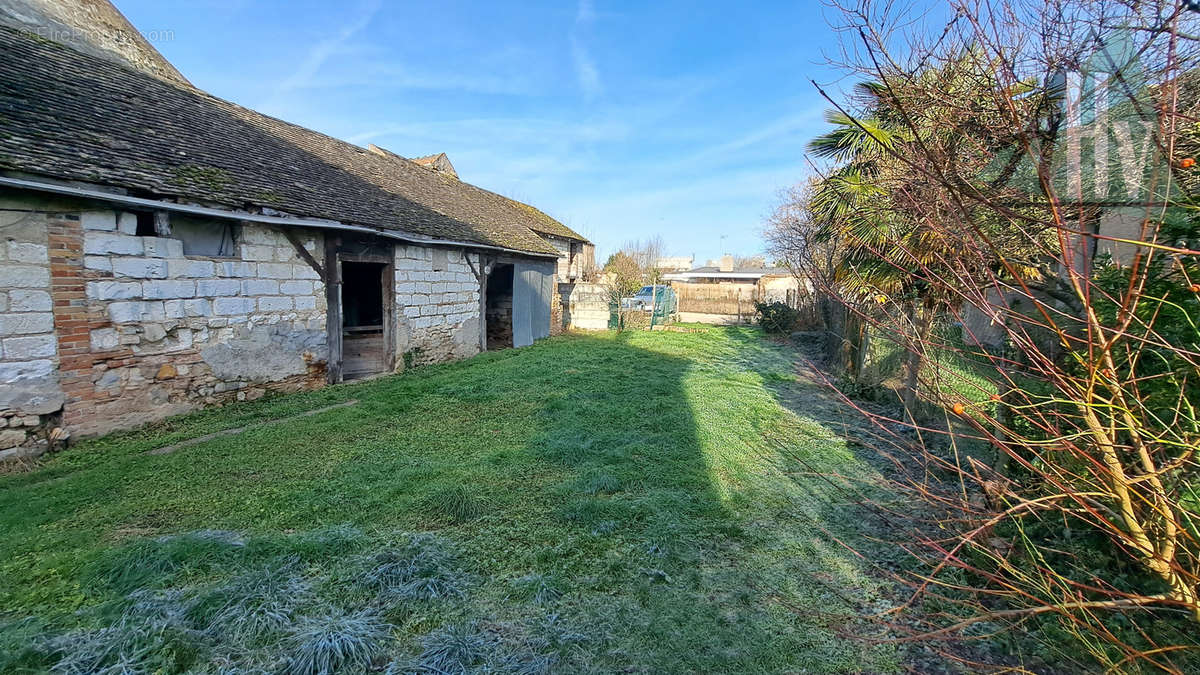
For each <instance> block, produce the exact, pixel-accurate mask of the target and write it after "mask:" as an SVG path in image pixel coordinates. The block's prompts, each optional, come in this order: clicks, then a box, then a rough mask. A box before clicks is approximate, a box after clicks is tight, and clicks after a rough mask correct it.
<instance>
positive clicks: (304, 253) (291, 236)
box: [278, 227, 329, 284]
mask: <svg viewBox="0 0 1200 675" xmlns="http://www.w3.org/2000/svg"><path fill="white" fill-rule="evenodd" d="M278 229H279V231H280V232H282V233H283V236H285V237H287V240H288V241H289V242H291V244H292V248H294V249H296V254H297V255H299V256H300V257H301V258H303V259H304V262H306V263H308V266H309V267H311V268H313V271H314V272H316V273H317V276H318V277H320V278H321V283H324V284H328V283H329V280H328V279H326V278H325V269H324V268H323V267H321V263H319V262H317V259H316V258H314V257H312V254H311V253H309V252H308V249H306V248H304V244H302V243H301V242H300V238H299V237H297V236H296V233H295V232H293V231H292V230H291V229H290V228H287V227H281V228H278ZM328 236H329V235H328V233H327V234H326V237H328Z"/></svg>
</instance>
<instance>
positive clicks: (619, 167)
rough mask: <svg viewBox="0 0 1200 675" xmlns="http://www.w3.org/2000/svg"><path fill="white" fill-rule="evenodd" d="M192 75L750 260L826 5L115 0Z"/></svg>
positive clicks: (508, 189)
mask: <svg viewBox="0 0 1200 675" xmlns="http://www.w3.org/2000/svg"><path fill="white" fill-rule="evenodd" d="M116 4H117V6H118V7H119V8H120V9H121V11H122V12H124V13H125V15H126V16H127V17H128V18H129V19H130V21H132V22H133V23H134V25H135V26H137V27H138V29H139V30H141V31H142V32H143V33H150V34H151V35H152V36H154V35H159V36H162V35H167V36H168V37H169V39H158V40H156V41H155V46H156V47H157V48H158V49H159V50H160V51H161V52H162V53H163V54H164V55H165V56H166V57H167V58H168V59H169V60H170V61H171V62H172V63H174V64H175V66H176V67H177V68H178V69H179V70H180V71H181V72H182V73H183V74H184V75H185V76H186V77H187V78H188V79H190V80H191V81H192V82H193V83H194V84H196V85H197V86H199V87H201V88H203V89H205V90H207V91H209V92H212V93H213V94H215V95H217V96H221V97H223V98H227V99H230V100H232V101H235V102H237V103H240V104H242V105H246V106H248V107H251V108H255V109H257V110H260V111H262V112H265V113H268V114H271V115H274V116H277V117H280V118H283V119H285V120H288V121H290V122H295V123H297V124H301V125H304V126H307V127H310V128H313V129H316V130H318V131H321V132H324V133H327V134H330V135H332V136H336V137H338V138H342V139H345V140H347V141H350V142H352V143H356V144H359V145H364V146H365V145H366V144H367V143H374V144H376V145H379V146H381V147H384V148H387V149H389V150H392V151H393V152H396V153H398V154H401V155H404V156H407V157H416V156H420V155H426V154H431V153H435V152H445V153H447V154H448V155H449V157H450V159H451V161H452V162H453V163H454V165H455V167H456V168H457V169H458V172H459V175H460V176H461V177H462V178H463V179H464V180H466V181H469V182H471V183H474V184H476V185H479V186H481V187H485V188H488V189H490V190H495V191H497V192H500V193H503V194H505V195H508V196H510V197H513V198H516V199H520V200H522V201H526V202H529V203H530V204H533V205H535V206H537V207H539V208H541V209H542V210H544V211H546V212H547V213H549V214H551V215H552V216H554V217H556V218H558V219H559V220H561V221H562V222H564V223H566V224H567V225H569V226H571V227H573V228H575V229H577V230H579V231H580V232H582V233H583V234H584V235H586V236H588V237H589V238H590V239H592V241H594V242H596V244H597V246H598V247H599V250H600V254H601V255H607V254H608V253H610V252H612V251H613V250H614V249H615V248H617V247H618V246H619V245H620V244H621V243H622V242H624V241H626V240H629V239H635V238H643V237H647V236H653V235H656V234H661V235H662V236H663V237H664V239H665V241H666V242H667V249H668V252H669V253H671V254H674V255H691V254H695V255H696V256H697V259H698V260H697V262H698V263H699V264H702V263H703V262H704V261H705V260H707V259H710V258H715V257H717V256H719V255H720V254H721V253H722V252H730V253H736V254H751V253H756V252H759V251H760V250H761V249H762V240H761V230H762V222H763V218H764V216H765V214H767V213H768V212H769V210H770V208H771V205H772V203H773V201H774V199H775V194H776V191H777V190H778V189H779V188H781V187H784V186H786V185H788V184H790V183H794V182H796V181H798V180H800V179H802V178H803V176H804V175H805V174H806V173H808V171H809V169H808V166H807V163H806V161H805V159H804V148H805V143H806V142H807V140H808V139H809V138H811V137H812V136H814V135H815V134H817V133H820V131H821V130H822V129H823V128H824V126H825V125H824V124H823V122H822V112H823V111H824V109H825V107H826V106H825V104H824V102H823V101H822V100H821V99H820V97H819V96H818V95H817V93H816V91H815V90H814V88H813V86H812V85H811V84H810V83H809V79H810V78H815V79H817V80H818V81H821V82H823V83H824V82H828V81H830V80H832V79H834V77H835V75H834V74H833V73H832V72H831V71H830V70H829V69H828V68H826V67H824V66H823V65H822V63H823V61H824V57H825V56H826V55H828V54H830V53H833V51H834V48H835V44H836V43H835V40H836V36H835V34H834V33H833V32H832V31H831V30H830V29H829V28H828V27H827V24H826V21H825V17H824V16H823V10H822V5H821V3H818V2H810V1H802V2H756V3H753V4H750V3H722V4H711V5H706V4H703V3H694V2H686V3H685V2H660V3H641V2H637V3H634V2H629V3H611V2H606V1H605V0H595V1H594V2H592V1H580V2H578V3H572V2H559V3H548V2H513V3H499V2H477V3H468V2H455V1H446V2H436V3H401V2H381V1H380V0H344V1H342V2H336V3H330V2H325V1H322V2H282V1H281V2H263V1H252V0H194V1H191V2H186V3H184V2H163V1H162V0H116Z"/></svg>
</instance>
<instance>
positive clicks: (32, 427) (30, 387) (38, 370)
mask: <svg viewBox="0 0 1200 675" xmlns="http://www.w3.org/2000/svg"><path fill="white" fill-rule="evenodd" d="M0 208H4V209H5V210H3V211H0V225H3V229H0V453H6V454H15V452H16V451H13V452H12V453H10V449H11V448H15V447H17V446H20V445H22V444H24V443H26V441H27V437H29V436H34V437H35V438H36V437H37V436H40V435H41V434H40V433H38V432H39V431H41V430H43V429H44V428H45V427H46V426H48V425H53V424H56V423H57V419H56V418H57V414H58V412H59V411H60V410H61V409H62V406H63V400H64V396H63V393H62V388H61V387H60V386H59V382H58V374H57V368H58V342H57V340H56V339H55V336H54V313H53V301H52V299H51V295H50V291H51V280H50V253H49V230H48V227H47V223H48V222H52V221H54V222H57V220H58V218H59V216H56V215H49V214H46V213H42V212H39V211H33V210H32V209H31V205H30V204H27V203H24V202H21V201H14V200H9V199H0ZM47 210H49V209H41V210H40V211H47Z"/></svg>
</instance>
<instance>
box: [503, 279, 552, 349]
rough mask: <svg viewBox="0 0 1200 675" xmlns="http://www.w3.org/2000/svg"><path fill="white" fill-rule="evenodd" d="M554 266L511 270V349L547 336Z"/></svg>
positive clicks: (548, 333) (548, 332)
mask: <svg viewBox="0 0 1200 675" xmlns="http://www.w3.org/2000/svg"><path fill="white" fill-rule="evenodd" d="M553 271H554V264H553V263H525V262H519V263H516V264H515V265H514V266H513V309H512V321H513V346H514V347H525V346H528V345H531V344H533V341H534V340H540V339H542V338H544V337H547V336H549V335H550V300H551V295H552V294H553V286H554V276H553Z"/></svg>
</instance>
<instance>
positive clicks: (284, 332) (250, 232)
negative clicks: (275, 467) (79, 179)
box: [60, 211, 328, 433]
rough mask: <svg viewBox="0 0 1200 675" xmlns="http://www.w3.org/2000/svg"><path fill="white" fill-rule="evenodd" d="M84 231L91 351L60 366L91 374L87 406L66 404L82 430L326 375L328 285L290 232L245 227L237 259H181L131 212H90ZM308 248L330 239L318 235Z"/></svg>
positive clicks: (176, 246)
mask: <svg viewBox="0 0 1200 675" xmlns="http://www.w3.org/2000/svg"><path fill="white" fill-rule="evenodd" d="M224 225H225V223H217V222H213V223H211V226H212V227H214V228H216V227H223V226H224ZM81 229H82V244H83V253H84V258H83V266H82V270H81V273H82V277H83V279H84V284H83V289H84V296H85V300H86V308H87V321H88V326H87V329H88V333H87V337H88V347H89V349H88V352H89V354H90V356H91V359H90V362H88V363H82V364H80V367H78V368H68V367H67V365H68V364H63V368H62V370H63V374H64V377H66V376H67V375H71V374H76V373H77V374H79V375H80V376H83V377H84V378H85V381H84V382H83V383H82V386H80V387H78V388H76V391H74V392H72V393H73V394H74V396H73V398H78V399H79V400H80V401H81V403H82V402H86V403H90V405H76V406H71V405H68V407H67V415H66V420H65V421H66V423H67V424H68V425H69V426H71V427H72V428H73V429H74V430H78V431H81V432H84V433H95V432H103V431H107V430H109V429H114V428H122V427H129V426H133V425H136V424H140V423H143V422H146V421H150V420H153V419H158V418H161V417H164V416H167V415H172V414H176V413H179V412H183V411H185V410H189V409H192V408H194V407H196V406H198V405H210V404H213V403H220V402H224V401H228V400H246V399H254V398H257V397H259V396H261V395H262V394H263V393H264V392H265V391H267V390H268V389H282V390H293V389H301V388H308V387H312V386H318V385H319V384H321V383H322V382H323V378H324V366H325V363H326V361H327V359H328V350H327V345H326V334H325V317H326V307H325V294H324V286H323V284H322V283H321V281H320V278H319V277H318V275H317V273H316V272H315V271H314V270H313V269H312V268H311V267H310V266H309V265H308V264H307V263H305V262H304V261H303V260H302V259H301V258H300V256H299V255H298V253H297V252H296V250H295V249H294V248H293V247H292V245H291V244H290V243H289V242H288V241H287V239H286V238H285V237H284V236H283V234H282V233H280V232H277V231H275V230H273V229H270V228H269V227H268V226H264V225H258V224H252V223H245V224H243V225H241V226H240V227H239V228H238V229H237V236H236V241H237V246H236V255H235V256H232V257H228V258H225V257H220V258H218V257H203V256H185V255H184V252H183V242H182V241H180V240H179V239H175V238H171V237H169V236H167V237H155V236H136V235H135V232H136V217H135V215H134V214H131V213H122V212H116V211H87V212H84V213H82V214H81ZM303 244H304V246H305V247H306V248H307V249H308V250H309V252H310V253H316V252H317V251H318V250H320V249H321V248H322V247H323V242H322V240H321V238H320V234H312V233H305V235H304V236H303ZM62 339H63V336H62V335H61V334H60V340H62ZM69 371H70V372H69Z"/></svg>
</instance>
